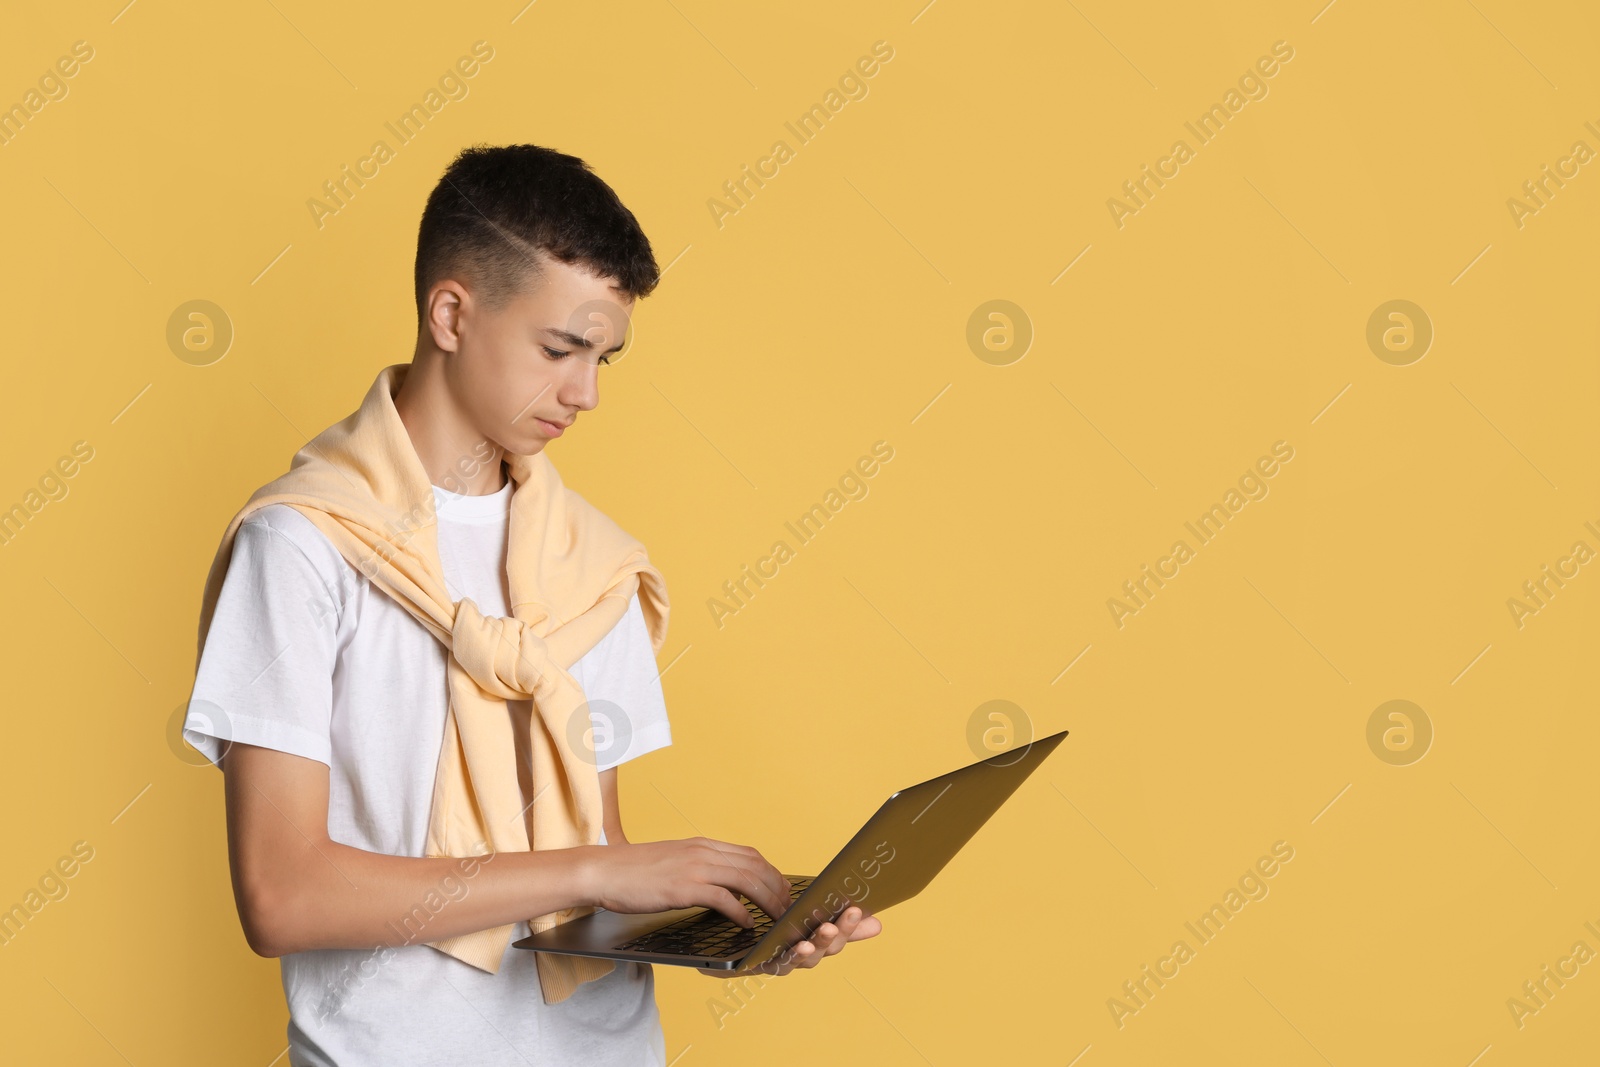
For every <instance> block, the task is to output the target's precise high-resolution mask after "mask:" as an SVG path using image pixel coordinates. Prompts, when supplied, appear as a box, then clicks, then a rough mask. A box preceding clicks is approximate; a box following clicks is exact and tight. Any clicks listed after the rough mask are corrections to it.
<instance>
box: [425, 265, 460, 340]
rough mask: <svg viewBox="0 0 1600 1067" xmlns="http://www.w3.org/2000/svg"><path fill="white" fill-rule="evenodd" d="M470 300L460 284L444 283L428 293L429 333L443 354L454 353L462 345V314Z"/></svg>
mask: <svg viewBox="0 0 1600 1067" xmlns="http://www.w3.org/2000/svg"><path fill="white" fill-rule="evenodd" d="M467 299H468V297H467V294H466V290H464V289H462V287H461V286H460V284H459V283H457V282H453V281H448V280H446V281H442V282H439V283H438V284H436V285H435V286H434V287H433V289H432V290H430V291H429V293H428V318H427V326H428V332H429V334H431V335H432V337H433V343H434V346H435V347H436V348H438V349H439V350H440V351H441V352H454V351H455V350H456V349H457V348H458V347H459V346H460V343H461V312H462V309H463V305H464V304H465V302H466V300H467Z"/></svg>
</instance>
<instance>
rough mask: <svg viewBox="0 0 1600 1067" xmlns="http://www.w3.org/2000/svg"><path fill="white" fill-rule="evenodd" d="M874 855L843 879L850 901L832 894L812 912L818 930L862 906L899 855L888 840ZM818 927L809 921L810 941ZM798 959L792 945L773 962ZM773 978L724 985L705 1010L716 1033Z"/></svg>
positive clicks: (753, 975) (753, 977)
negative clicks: (876, 882)
mask: <svg viewBox="0 0 1600 1067" xmlns="http://www.w3.org/2000/svg"><path fill="white" fill-rule="evenodd" d="M885 849H887V850H888V855H884V850H885ZM872 852H873V855H874V856H876V857H877V858H876V859H862V860H857V861H856V868H857V869H858V870H859V871H860V872H861V877H860V878H857V877H856V875H855V872H854V871H850V872H848V873H846V874H845V876H844V878H843V879H841V882H840V884H841V885H842V886H843V888H844V891H845V893H847V894H848V896H847V897H841V896H840V895H839V894H838V892H837V891H835V890H829V891H828V893H827V895H826V896H825V897H824V898H823V901H824V904H825V907H823V908H812V909H811V920H814V921H815V924H816V926H821V925H822V924H823V923H824V922H831V921H832V919H831V918H830V917H831V916H833V915H835V914H842V913H843V911H844V910H845V909H846V908H847V907H849V906H851V905H858V906H859V905H860V904H861V903H862V902H863V901H865V900H866V899H867V898H868V897H869V896H870V895H871V893H872V886H871V885H870V884H868V883H870V882H871V881H872V879H874V878H876V877H877V876H878V873H879V872H880V871H882V870H883V868H884V867H886V866H888V865H889V863H891V862H892V861H893V860H894V857H895V855H896V851H895V847H894V846H893V845H891V844H890V843H889V842H888V841H886V840H885V841H880V842H878V843H877V844H876V845H874V846H873V849H872ZM861 913H862V915H863V916H865V915H867V914H870V913H869V912H868V911H867V909H866V908H862V909H861ZM816 926H812V924H811V922H810V921H808V922H807V924H806V927H807V936H808V937H809V936H810V934H811V933H814V932H815V930H816ZM796 944H798V942H796ZM795 958H797V954H796V953H795V951H794V946H793V945H791V946H789V947H788V948H786V949H784V950H783V952H781V953H779V954H778V955H777V956H776V957H774V960H775V961H776V962H777V963H778V964H779V965H780V966H781V965H782V964H784V963H788V962H790V961H791V960H793V959H795ZM770 978H771V976H770V975H767V974H763V973H760V972H759V971H757V972H754V973H751V974H748V975H743V976H741V977H739V978H729V979H727V980H726V981H724V982H723V983H722V996H720V997H718V996H711V997H707V998H706V1009H707V1010H708V1011H709V1012H711V1018H712V1021H714V1022H715V1023H716V1024H717V1029H718V1030H721V1029H722V1028H723V1027H725V1026H726V1025H727V1021H728V1020H729V1019H731V1018H732V1017H733V1016H735V1015H738V1014H739V1013H740V1012H741V1011H743V1010H744V1009H745V1008H747V1007H749V1006H750V1001H751V999H752V998H753V997H754V996H755V993H756V992H760V991H761V990H762V989H764V988H766V985H767V982H768V981H769V980H770ZM752 982H753V983H755V991H754V992H752V991H751V983H752Z"/></svg>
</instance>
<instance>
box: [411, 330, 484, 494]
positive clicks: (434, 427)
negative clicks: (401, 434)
mask: <svg viewBox="0 0 1600 1067" xmlns="http://www.w3.org/2000/svg"><path fill="white" fill-rule="evenodd" d="M394 407H395V411H397V412H398V413H399V415H400V421H401V422H402V423H403V424H404V425H405V428H406V435H407V436H408V437H410V438H411V447H412V448H413V449H415V450H416V453H417V458H418V459H419V460H421V461H422V469H423V470H425V471H426V472H427V474H428V481H430V482H432V483H433V484H434V485H436V486H438V487H439V488H441V489H446V490H449V491H450V492H452V493H460V494H462V495H464V496H487V495H488V494H490V493H497V492H499V491H500V490H501V489H502V488H504V487H505V484H506V472H505V469H504V462H503V461H504V459H505V452H504V450H503V449H501V447H500V446H499V445H497V444H495V443H494V442H493V441H490V440H488V439H487V438H485V437H484V436H483V435H481V434H479V433H478V432H477V431H476V430H474V429H473V427H472V425H471V423H469V422H468V421H467V419H466V416H465V415H464V414H463V413H462V412H461V410H460V409H459V408H458V407H457V406H456V405H455V404H454V403H453V402H452V400H451V397H450V390H449V388H448V386H447V385H446V384H445V380H444V359H443V358H442V355H441V354H439V353H431V354H430V353H425V352H421V351H419V352H418V353H417V355H416V356H415V357H413V359H412V361H411V365H410V367H409V368H408V369H407V370H406V374H405V378H404V380H403V381H402V382H401V383H400V388H399V390H398V391H396V393H395V395H394ZM486 448H487V454H486Z"/></svg>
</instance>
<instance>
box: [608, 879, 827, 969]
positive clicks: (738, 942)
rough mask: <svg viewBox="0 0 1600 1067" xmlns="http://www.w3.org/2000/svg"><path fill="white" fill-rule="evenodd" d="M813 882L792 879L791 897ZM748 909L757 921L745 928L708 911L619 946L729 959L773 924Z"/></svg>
mask: <svg viewBox="0 0 1600 1067" xmlns="http://www.w3.org/2000/svg"><path fill="white" fill-rule="evenodd" d="M810 885H811V879H810V878H790V879H789V901H790V903H793V902H794V901H796V900H798V899H799V898H800V894H801V893H803V892H805V891H806V888H807V887H808V886H810ZM745 909H746V910H747V911H749V912H750V917H751V918H752V919H754V920H755V921H756V924H755V926H753V927H751V928H750V929H748V930H747V929H745V928H744V927H742V926H740V925H739V924H738V923H736V922H734V921H733V920H732V919H730V918H728V917H727V916H726V915H724V914H722V913H721V912H720V911H714V910H713V911H706V912H702V913H701V914H699V915H691V916H689V917H688V918H685V919H679V920H678V921H677V922H674V923H669V924H667V925H666V926H663V927H661V928H659V929H656V930H652V931H650V932H649V933H647V934H644V935H643V936H641V937H636V938H634V939H633V940H631V941H624V942H623V943H622V944H620V945H616V946H614V948H615V949H617V950H621V949H633V950H635V951H639V952H661V953H667V954H670V955H674V956H707V957H712V958H717V959H725V958H727V957H729V956H735V955H738V954H739V953H742V952H744V951H745V950H746V949H748V948H750V947H751V946H752V945H754V944H755V943H756V942H757V941H760V940H761V939H762V938H763V937H765V936H766V933H767V931H768V930H770V929H771V928H772V918H771V917H770V916H768V915H767V914H766V913H765V912H763V911H762V910H761V909H760V908H758V907H756V905H755V904H754V903H753V902H747V903H746V904H745Z"/></svg>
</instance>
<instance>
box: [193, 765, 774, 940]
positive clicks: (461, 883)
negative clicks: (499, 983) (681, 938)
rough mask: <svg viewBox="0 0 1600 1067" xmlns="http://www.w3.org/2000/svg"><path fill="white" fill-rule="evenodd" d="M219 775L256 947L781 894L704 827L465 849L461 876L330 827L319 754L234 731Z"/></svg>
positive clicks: (729, 908) (746, 851) (248, 933)
mask: <svg viewBox="0 0 1600 1067" xmlns="http://www.w3.org/2000/svg"><path fill="white" fill-rule="evenodd" d="M223 774H224V777H225V779H226V795H227V808H228V859H229V866H230V868H231V870H232V873H233V892H234V901H235V903H236V904H237V905H238V908H239V918H240V921H241V923H242V924H243V926H244V933H245V940H246V941H247V942H248V943H249V945H250V948H251V949H252V950H253V951H255V952H256V953H258V954H260V955H262V956H282V955H285V954H287V953H291V952H304V951H307V950H310V949H322V948H359V949H366V948H371V947H372V946H374V945H392V946H397V947H398V946H400V945H405V944H415V943H422V942H426V941H438V940H440V939H442V938H446V937H453V936H455V935H457V934H466V933H472V932H474V931H477V930H488V929H492V928H494V927H496V926H503V925H505V924H507V923H513V922H518V921H520V920H522V919H527V918H530V917H532V916H535V915H547V914H549V913H551V912H554V911H559V910H561V909H562V908H569V907H574V906H580V905H600V904H602V902H605V904H604V906H606V907H609V908H611V910H613V911H619V910H629V911H658V910H667V909H671V908H682V907H692V906H700V907H709V908H714V909H716V910H718V911H720V912H722V913H723V914H725V915H727V916H728V917H729V918H731V919H733V920H734V921H735V922H737V923H739V925H741V926H747V925H751V924H753V922H754V920H753V919H751V917H750V915H749V912H748V911H746V909H745V908H744V906H743V905H742V904H741V903H740V902H739V900H738V898H737V897H736V896H734V893H743V894H745V895H746V896H749V897H751V899H754V900H758V901H761V902H762V904H763V906H764V907H770V906H776V904H777V902H778V901H779V900H780V899H782V898H781V897H780V896H779V895H778V890H777V887H778V886H782V885H783V878H782V875H780V874H778V873H777V871H776V869H775V868H773V867H772V865H771V864H769V863H767V862H766V861H765V860H764V859H762V858H761V855H760V853H758V852H757V851H756V850H755V849H753V848H749V847H747V846H743V845H735V844H730V843H728V842H723V841H713V840H709V839H706V838H692V839H688V840H683V841H662V842H652V843H650V844H646V845H631V844H620V843H619V846H618V847H615V848H613V847H611V846H610V845H581V846H578V847H576V848H568V849H546V850H542V851H533V852H500V853H495V854H493V855H491V856H483V857H474V858H473V859H472V860H470V861H468V862H469V863H475V866H474V867H473V868H471V869H472V873H470V874H469V873H467V871H465V870H463V866H462V863H463V861H462V860H460V859H456V858H451V857H435V858H431V859H429V858H421V857H410V856H388V855H384V854H382V853H378V852H368V851H366V850H365V849H360V848H355V847H352V846H350V845H343V844H339V843H338V842H335V841H333V840H331V839H330V838H329V837H328V832H327V827H328V767H327V765H326V764H324V763H321V762H318V761H317V760H313V759H306V758H305V757H303V756H296V755H292V754H290V753H287V752H280V751H278V750H276V749H271V748H263V747H259V746H255V745H247V744H241V743H235V744H233V745H232V747H230V748H229V749H228V751H227V755H226V756H225V757H224V758H223ZM606 775H607V776H608V777H609V779H610V786H609V788H608V790H606V794H607V795H608V796H609V797H610V799H609V800H608V802H607V805H608V806H607V812H608V814H607V818H608V820H610V821H611V822H612V824H613V825H615V826H616V828H617V829H618V831H619V832H620V830H621V824H620V822H618V821H617V820H616V817H615V813H616V810H617V809H616V800H615V798H616V772H615V769H613V770H611V771H608V772H606ZM606 839H607V841H608V842H609V841H611V840H613V838H612V837H611V831H610V829H608V830H607V831H606ZM441 899H442V900H444V901H445V902H446V903H445V906H444V907H439V906H438V901H439V900H441ZM429 902H431V903H432V904H433V907H429V906H428V904H429ZM407 920H410V924H409V926H408V925H407ZM419 926H420V929H419Z"/></svg>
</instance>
